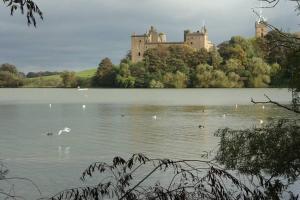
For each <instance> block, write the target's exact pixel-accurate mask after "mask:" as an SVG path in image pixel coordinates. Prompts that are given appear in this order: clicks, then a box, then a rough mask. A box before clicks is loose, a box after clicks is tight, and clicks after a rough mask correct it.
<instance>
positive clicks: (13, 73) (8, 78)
mask: <svg viewBox="0 0 300 200" xmlns="http://www.w3.org/2000/svg"><path fill="white" fill-rule="evenodd" d="M23 84H24V82H23V77H22V76H21V74H20V73H19V72H18V70H17V68H16V67H15V66H14V65H11V64H7V63H6V64H2V65H0V87H20V86H22V85H23Z"/></svg>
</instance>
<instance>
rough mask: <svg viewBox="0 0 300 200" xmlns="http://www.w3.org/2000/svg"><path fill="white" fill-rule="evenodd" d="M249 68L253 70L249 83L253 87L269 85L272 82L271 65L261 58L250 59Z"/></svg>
mask: <svg viewBox="0 0 300 200" xmlns="http://www.w3.org/2000/svg"><path fill="white" fill-rule="evenodd" d="M247 68H248V70H249V71H250V72H251V77H250V79H249V84H250V86H252V87H268V85H269V83H270V82H271V77H270V76H271V67H270V65H268V64H267V63H265V62H264V61H263V59H261V58H257V57H253V58H252V59H250V60H249V63H248V66H247Z"/></svg>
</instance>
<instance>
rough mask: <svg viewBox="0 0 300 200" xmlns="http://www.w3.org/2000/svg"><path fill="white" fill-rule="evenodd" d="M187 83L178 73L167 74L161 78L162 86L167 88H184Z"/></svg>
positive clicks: (182, 74)
mask: <svg viewBox="0 0 300 200" xmlns="http://www.w3.org/2000/svg"><path fill="white" fill-rule="evenodd" d="M187 82H188V77H187V76H186V75H185V74H184V73H182V72H180V71H177V72H176V73H170V72H168V73H166V74H165V75H164V76H163V83H164V86H165V87H168V88H186V87H187Z"/></svg>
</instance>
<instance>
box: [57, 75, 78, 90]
mask: <svg viewBox="0 0 300 200" xmlns="http://www.w3.org/2000/svg"><path fill="white" fill-rule="evenodd" d="M60 77H61V79H62V86H63V87H65V88H75V87H77V85H78V83H77V79H76V75H75V72H69V71H64V72H62V73H61V74H60Z"/></svg>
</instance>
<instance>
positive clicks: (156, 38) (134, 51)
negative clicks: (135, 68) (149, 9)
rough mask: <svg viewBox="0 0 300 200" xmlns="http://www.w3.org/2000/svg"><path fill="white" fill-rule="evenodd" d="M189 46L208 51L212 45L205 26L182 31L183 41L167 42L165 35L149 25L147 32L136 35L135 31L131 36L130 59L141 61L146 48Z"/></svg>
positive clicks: (134, 61)
mask: <svg viewBox="0 0 300 200" xmlns="http://www.w3.org/2000/svg"><path fill="white" fill-rule="evenodd" d="M184 45H187V46H190V47H192V48H194V49H195V50H199V49H202V48H204V49H206V50H207V51H210V50H211V49H212V48H213V47H214V45H213V44H212V42H211V41H209V40H208V32H207V29H206V27H205V26H203V27H202V28H201V30H200V31H197V32H191V31H189V30H186V31H184V41H183V42H167V36H166V34H164V33H159V32H157V30H156V29H155V28H154V27H153V26H151V28H150V30H149V31H148V33H145V34H143V35H136V34H135V33H134V34H132V36H131V61H132V62H133V63H136V62H139V61H142V60H143V58H144V53H145V51H147V50H148V49H153V48H158V47H169V46H184Z"/></svg>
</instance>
